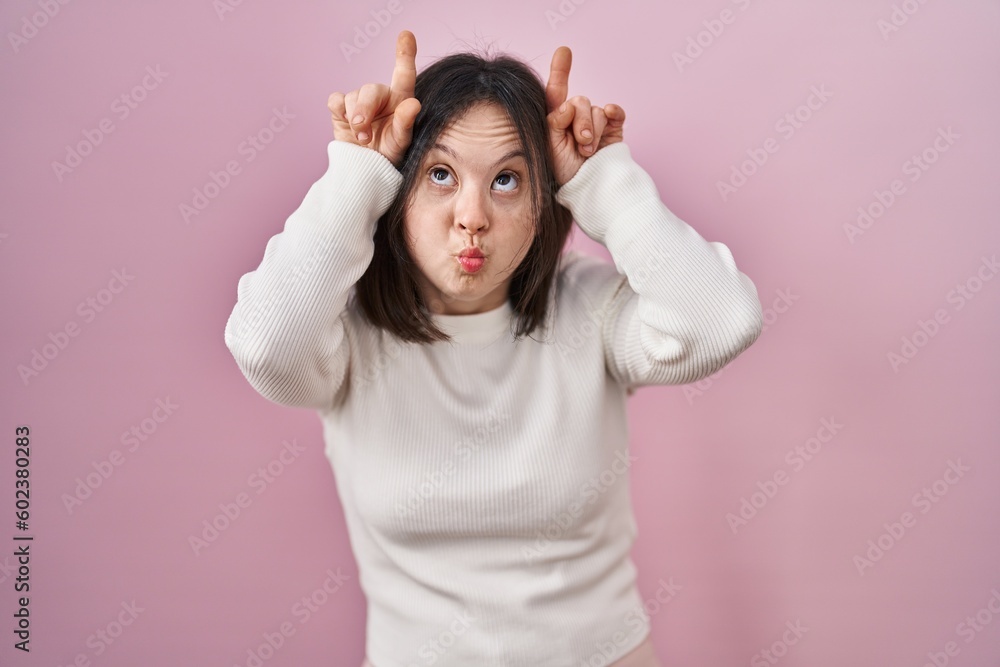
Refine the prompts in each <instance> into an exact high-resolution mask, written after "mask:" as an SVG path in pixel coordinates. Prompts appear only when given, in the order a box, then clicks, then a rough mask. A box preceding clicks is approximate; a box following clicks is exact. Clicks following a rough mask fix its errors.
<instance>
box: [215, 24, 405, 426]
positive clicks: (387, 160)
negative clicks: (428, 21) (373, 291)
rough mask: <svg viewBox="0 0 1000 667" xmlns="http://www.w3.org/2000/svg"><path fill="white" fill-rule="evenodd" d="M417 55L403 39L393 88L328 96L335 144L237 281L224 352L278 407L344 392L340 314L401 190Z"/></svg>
mask: <svg viewBox="0 0 1000 667" xmlns="http://www.w3.org/2000/svg"><path fill="white" fill-rule="evenodd" d="M416 53H417V44H416V39H415V38H414V36H413V33H411V32H409V31H408V30H404V31H402V32H400V33H399V37H398V39H397V42H396V64H395V68H394V70H393V73H392V83H391V86H385V85H383V84H376V83H369V84H365V85H364V86H362V87H361V88H360V89H359V90H355V91H352V92H350V93H348V94H346V95H344V94H342V93H333V94H332V95H330V98H329V100H328V102H327V106H328V108H329V109H330V114H331V119H332V122H333V130H334V137H335V140H334V141H331V142H330V143H329V145H328V146H327V157H328V158H329V166H328V168H327V171H326V173H325V174H323V176H322V177H321V178H320V179H319V180H318V181H316V182H315V183H314V184H313V185H312V187H311V188H309V191H308V192H307V193H306V196H305V199H304V200H303V202H302V204H301V205H300V206H299V207H298V208H297V209H296V210H295V212H294V213H292V215H291V216H290V217H289V218H288V220H287V221H286V222H285V228H284V231H282V232H281V233H279V234H276V235H275V236H272V237H271V239H270V240H269V241H268V243H267V247H266V248H265V249H264V258H263V260H262V261H261V263H260V266H259V267H258V268H257V270H255V271H251V272H249V273H247V274H244V275H243V277H242V278H240V282H239V286H238V289H237V302H236V306H235V307H234V308H233V312H232V314H231V315H230V316H229V320H228V321H227V322H226V332H225V340H226V346H227V347H228V348H229V350H230V351H231V352H232V354H233V357H234V358H235V359H236V363H237V364H238V365H239V367H240V370H241V371H243V375H244V376H246V378H247V380H249V382H250V384H251V385H252V386H253V387H254V389H256V390H257V391H258V392H260V393H261V394H262V395H263V396H264V397H266V398H268V399H270V400H272V401H274V402H275V403H280V404H282V405H289V406H297V407H311V408H317V409H323V408H327V407H330V406H331V405H332V404H334V403H336V402H337V401H338V400H339V399H340V398H341V397H342V395H343V393H342V392H343V391H344V390H345V388H346V387H348V386H349V383H347V382H345V379H346V378H347V377H348V373H349V369H350V356H351V355H350V348H349V342H350V341H349V338H348V337H347V336H346V333H345V328H344V320H345V318H346V311H345V306H346V303H347V298H348V293H349V291H350V289H351V287H352V286H353V285H354V284H355V283H356V282H357V281H358V280H359V279H360V278H361V276H362V275H364V272H365V271H366V270H367V268H368V265H369V264H370V263H371V260H372V257H373V256H374V254H375V245H374V241H373V239H374V236H375V227H376V224H377V221H378V219H379V217H381V215H382V214H383V213H385V211H386V210H387V209H388V208H389V205H390V204H391V203H392V201H393V199H394V198H395V196H396V194H397V193H398V191H399V188H400V185H401V184H402V180H403V177H402V175H401V174H400V173H399V171H398V167H399V165H400V163H401V161H402V156H403V155H404V153H405V151H406V148H407V147H408V146H409V143H410V140H411V138H412V131H413V123H414V121H415V119H416V115H417V113H418V112H419V110H420V103H419V102H418V101H417V100H416V99H415V98H414V97H413V90H414V86H415V81H416V67H415V64H414V63H415V58H416Z"/></svg>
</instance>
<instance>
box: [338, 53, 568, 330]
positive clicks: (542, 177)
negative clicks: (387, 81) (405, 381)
mask: <svg viewBox="0 0 1000 667" xmlns="http://www.w3.org/2000/svg"><path fill="white" fill-rule="evenodd" d="M414 97H416V98H417V99H418V100H419V101H420V103H421V109H420V113H419V114H418V115H417V117H416V120H415V122H414V125H413V138H412V140H411V142H410V146H409V147H408V149H407V151H406V153H405V154H404V156H403V163H402V166H401V169H400V170H401V172H402V176H403V183H402V186H401V187H400V190H399V194H398V196H397V197H396V199H395V200H394V201H393V203H392V204H391V205H390V206H389V208H388V210H387V211H386V212H385V214H384V215H383V216H382V217H381V218H380V219H379V221H378V225H377V228H376V231H375V238H374V242H375V254H374V257H373V259H372V262H371V265H370V266H369V267H368V270H367V271H366V272H365V274H364V275H363V276H362V277H361V279H360V280H359V281H358V285H357V289H356V294H357V299H358V301H359V303H360V305H361V307H362V309H363V311H364V313H365V315H366V317H367V318H368V319H369V321H371V322H372V323H373V324H375V325H376V326H380V327H383V328H385V329H388V330H389V331H391V332H392V333H393V334H395V335H397V336H399V337H400V338H403V339H405V340H411V341H416V342H432V341H434V340H441V339H444V338H445V337H446V336H445V335H444V334H443V333H442V332H440V331H438V330H437V329H436V327H435V326H434V323H433V321H432V319H431V318H430V315H431V314H432V313H446V314H469V313H478V312H483V311H485V310H492V309H493V308H496V307H499V306H501V305H502V304H503V303H504V301H510V303H511V306H512V307H513V309H514V311H515V313H516V315H517V326H516V332H515V333H516V335H518V336H521V335H526V334H529V333H531V332H532V331H533V330H534V329H535V327H536V326H538V325H540V324H541V323H542V322H543V320H544V316H545V313H546V311H547V309H548V307H549V304H548V298H549V288H550V286H551V285H552V281H553V280H554V279H555V271H556V266H557V260H558V258H559V254H560V252H561V251H562V248H563V246H564V245H565V242H566V238H567V236H568V235H569V231H570V226H571V224H572V218H571V215H570V212H569V211H568V210H567V209H565V208H564V207H562V206H560V205H559V204H557V203H556V202H555V201H554V199H553V197H554V193H555V191H556V184H555V178H554V176H553V170H552V161H551V160H552V158H551V155H550V153H549V147H548V127H547V123H546V115H547V109H546V102H545V89H544V87H543V85H542V82H541V81H540V80H539V78H538V76H537V75H536V74H535V72H534V71H533V70H532V69H531V68H530V67H528V66H527V65H525V64H524V63H523V62H521V61H519V60H517V59H515V58H513V57H510V56H506V55H500V56H496V57H492V58H490V57H483V56H480V55H477V54H474V53H459V54H454V55H450V56H446V57H445V58H442V59H441V60H438V61H437V62H435V63H433V64H431V65H430V66H428V67H427V68H426V69H425V70H424V71H422V72H420V73H419V74H418V75H417V78H416V85H415V88H414ZM471 248H476V249H479V250H480V251H481V253H482V254H483V255H484V256H485V260H484V261H483V262H481V264H482V266H481V268H477V266H476V264H477V263H475V262H461V261H460V260H459V259H458V258H459V255H460V253H461V252H462V251H466V250H469V249H471Z"/></svg>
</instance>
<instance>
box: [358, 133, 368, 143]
mask: <svg viewBox="0 0 1000 667" xmlns="http://www.w3.org/2000/svg"><path fill="white" fill-rule="evenodd" d="M358 141H360V142H365V141H368V133H367V132H358Z"/></svg>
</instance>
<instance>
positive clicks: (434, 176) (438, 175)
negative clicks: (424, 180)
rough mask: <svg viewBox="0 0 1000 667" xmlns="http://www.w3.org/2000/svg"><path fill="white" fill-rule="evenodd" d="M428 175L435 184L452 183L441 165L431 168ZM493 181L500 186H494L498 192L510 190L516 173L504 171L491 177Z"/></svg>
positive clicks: (514, 185) (512, 187) (515, 178)
mask: <svg viewBox="0 0 1000 667" xmlns="http://www.w3.org/2000/svg"><path fill="white" fill-rule="evenodd" d="M430 177H431V182H432V183H434V184H435V185H440V186H450V185H452V183H450V182H449V181H448V179H449V178H451V174H450V173H449V172H448V170H447V169H442V168H441V167H436V168H434V169H431V172H430ZM493 182H494V183H496V184H498V185H499V186H500V187H498V188H496V189H497V190H499V191H500V192H510V191H512V190H514V189H515V188H517V174H514V173H512V172H509V171H505V172H504V173H502V174H500V175H499V176H497V177H496V178H495V179H493Z"/></svg>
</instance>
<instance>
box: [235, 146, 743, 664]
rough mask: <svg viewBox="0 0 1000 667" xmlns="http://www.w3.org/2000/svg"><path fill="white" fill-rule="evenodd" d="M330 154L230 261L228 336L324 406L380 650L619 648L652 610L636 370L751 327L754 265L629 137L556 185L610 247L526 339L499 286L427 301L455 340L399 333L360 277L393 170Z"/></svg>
mask: <svg viewBox="0 0 1000 667" xmlns="http://www.w3.org/2000/svg"><path fill="white" fill-rule="evenodd" d="M327 153H328V158H329V167H328V168H327V170H326V172H325V173H324V174H323V175H322V176H321V177H320V178H319V180H318V181H316V182H315V183H314V184H313V185H312V186H311V187H310V189H309V191H308V192H307V194H306V196H305V199H304V200H303V202H302V204H301V205H300V206H299V207H298V208H297V209H296V210H295V211H294V212H293V213H292V214H291V216H290V217H289V218H288V219H287V221H286V222H285V226H284V230H283V231H282V232H280V233H277V234H275V235H274V236H273V237H271V239H270V240H269V241H268V243H267V247H266V248H265V250H264V256H263V259H262V261H261V263H260V265H259V267H258V268H257V269H256V270H255V271H251V272H249V273H246V274H245V275H243V276H242V278H241V279H240V281H239V286H238V294H237V303H236V305H235V307H234V309H233V311H232V314H231V316H230V318H229V320H228V322H227V323H226V331H225V341H226V345H227V346H228V348H229V350H230V351H231V352H232V354H233V357H234V358H235V360H236V362H237V364H238V365H239V368H240V369H241V370H242V372H243V374H244V375H245V377H246V378H247V380H248V381H249V382H250V384H251V385H252V386H253V388H254V389H255V390H257V391H258V392H259V393H260V394H262V395H263V396H264V397H266V398H267V399H269V400H271V401H273V402H276V403H279V404H282V405H288V406H299V407H305V408H311V409H314V410H316V411H317V412H318V415H319V417H320V419H321V420H322V423H323V433H324V439H325V452H326V456H327V458H328V459H329V461H330V463H331V465H332V468H333V474H334V479H335V481H336V485H337V492H338V494H339V497H340V500H341V504H342V505H343V508H344V513H345V520H346V523H347V528H348V535H349V539H350V543H351V547H352V550H353V552H354V555H355V558H356V561H357V566H358V571H359V584H360V586H361V588H362V590H363V592H364V594H365V596H366V598H367V602H368V617H367V635H366V644H365V647H366V652H367V656H368V658H369V660H370V661H371V662H372V663H373V664H374V665H375V667H410V666H416V665H432V664H433V665H439V666H443V667H449V666H461V667H470V666H472V665H475V666H477V667H478V666H487V665H489V666H495V667H515V666H516V667H529V666H530V667H557V666H559V667H562V666H574V667H576V666H578V665H580V666H582V665H590V664H602V665H604V664H609V663H610V662H613V661H614V660H616V659H618V658H620V657H621V656H623V655H625V654H626V653H628V652H629V651H631V650H632V649H634V648H635V647H636V646H638V645H639V644H640V643H641V642H642V641H643V640H644V639H645V637H646V636H647V634H648V632H649V619H648V617H647V616H646V614H645V612H644V611H643V609H642V605H643V601H642V599H641V598H640V596H639V592H638V589H637V587H636V570H635V566H634V564H633V562H632V560H631V556H630V551H631V547H632V544H633V541H634V539H635V536H636V523H635V520H634V517H633V513H632V507H631V503H630V495H629V470H630V468H631V466H632V464H633V462H634V461H635V460H636V459H635V456H634V454H631V453H630V452H629V436H628V424H627V421H626V400H627V396H628V393H630V392H631V390H633V389H634V388H636V387H641V386H648V385H664V384H683V383H689V382H693V381H696V380H698V379H700V378H703V377H705V376H706V375H709V374H711V373H714V372H715V371H717V370H718V369H720V368H721V367H722V366H724V365H725V364H727V363H728V362H729V361H731V360H732V359H733V358H734V357H736V356H737V355H738V354H739V353H740V352H742V351H743V350H745V349H746V348H747V347H748V346H749V345H750V344H751V343H753V341H754V340H755V339H756V338H757V336H758V335H759V334H760V331H761V327H762V314H761V304H760V301H759V300H758V297H757V290H756V288H755V286H754V284H753V283H752V282H751V280H750V279H749V278H748V277H747V276H746V275H744V274H743V273H742V272H740V271H739V270H738V269H737V267H736V264H735V262H734V260H733V256H732V254H731V253H730V251H729V249H728V248H727V247H726V246H725V245H723V244H722V243H718V242H708V241H706V240H705V239H704V238H702V237H701V236H700V235H699V234H698V232H696V231H695V230H694V229H693V228H692V227H691V226H689V225H688V224H687V223H685V222H683V221H682V220H680V219H679V218H678V217H677V216H676V215H674V214H673V213H672V212H671V211H670V210H668V209H667V207H666V206H665V205H664V204H663V203H662V202H661V201H660V197H659V193H658V192H657V189H656V186H655V184H654V182H653V180H652V178H651V177H650V176H649V175H648V174H647V173H646V172H645V171H644V170H643V169H642V168H640V167H639V166H638V165H637V164H636V163H635V162H634V161H633V160H632V157H631V153H630V151H629V148H628V146H627V145H626V144H624V143H617V144H612V145H610V146H606V147H604V148H602V149H600V150H598V151H597V152H596V153H595V154H594V155H593V156H592V157H590V158H589V159H587V160H586V161H585V162H584V163H583V165H582V166H581V168H580V169H579V171H578V172H577V173H576V175H575V176H574V177H573V178H572V179H571V180H570V181H569V182H567V183H566V184H564V185H563V186H562V187H561V188H560V189H559V190H558V192H557V195H556V198H557V201H558V202H559V203H560V204H562V205H564V206H566V207H568V208H569V209H570V211H571V212H572V213H573V217H574V219H575V220H576V223H577V224H578V225H579V227H580V228H581V229H582V230H583V231H584V232H585V233H586V234H587V235H588V236H589V237H590V238H592V239H594V240H595V241H597V242H599V243H602V244H603V245H604V246H605V247H607V249H608V251H609V252H610V254H611V256H612V258H613V260H614V262H613V265H612V263H609V262H606V261H603V260H601V259H599V258H595V257H592V256H589V255H586V254H583V253H581V252H579V251H566V252H564V254H563V255H562V257H561V259H560V261H559V266H558V267H557V269H558V271H557V280H556V281H554V283H553V288H552V290H551V291H550V296H551V300H550V309H549V311H548V316H547V318H546V321H545V326H544V330H542V331H536V332H535V333H533V334H532V336H531V337H522V338H521V339H520V340H516V339H515V338H514V337H513V336H512V334H511V325H512V313H513V310H512V307H511V304H510V303H509V302H508V303H505V304H504V305H503V306H501V307H499V308H496V309H495V310H491V311H488V312H483V313H479V314H473V315H434V316H433V317H434V320H435V322H436V324H437V325H438V326H439V327H440V328H441V329H442V330H443V331H445V332H446V333H449V334H450V335H451V337H452V339H451V340H450V341H440V342H435V343H432V344H418V343H409V342H405V341H401V340H400V339H398V338H396V337H395V336H393V335H391V334H390V333H388V332H386V331H384V330H382V329H378V328H376V327H373V326H372V325H371V324H370V323H369V322H368V321H367V320H366V318H365V317H364V315H363V313H362V312H361V310H360V307H359V306H357V304H356V300H355V299H354V295H353V294H352V293H351V292H352V287H353V285H354V284H355V283H356V282H357V281H358V279H359V278H360V277H361V275H362V274H363V273H364V272H365V270H366V268H367V267H368V265H369V263H370V262H371V260H372V257H373V254H374V243H373V237H374V233H375V225H376V221H377V219H378V218H379V216H380V215H381V214H382V213H383V212H385V210H386V209H387V208H388V207H389V205H390V203H391V202H392V200H393V198H394V197H395V196H396V194H397V192H398V191H399V188H400V185H401V183H402V175H401V174H400V172H399V171H398V170H397V169H396V168H395V167H394V166H393V165H392V163H391V162H389V161H388V160H387V159H386V158H385V157H384V156H382V155H381V154H379V153H377V152H376V151H374V150H372V149H370V148H366V147H362V146H357V145H354V144H351V143H346V142H340V141H331V142H330V143H329V145H328V147H327ZM591 659H593V662H591ZM330 664H331V665H333V664H338V663H335V662H331V663H330Z"/></svg>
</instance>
